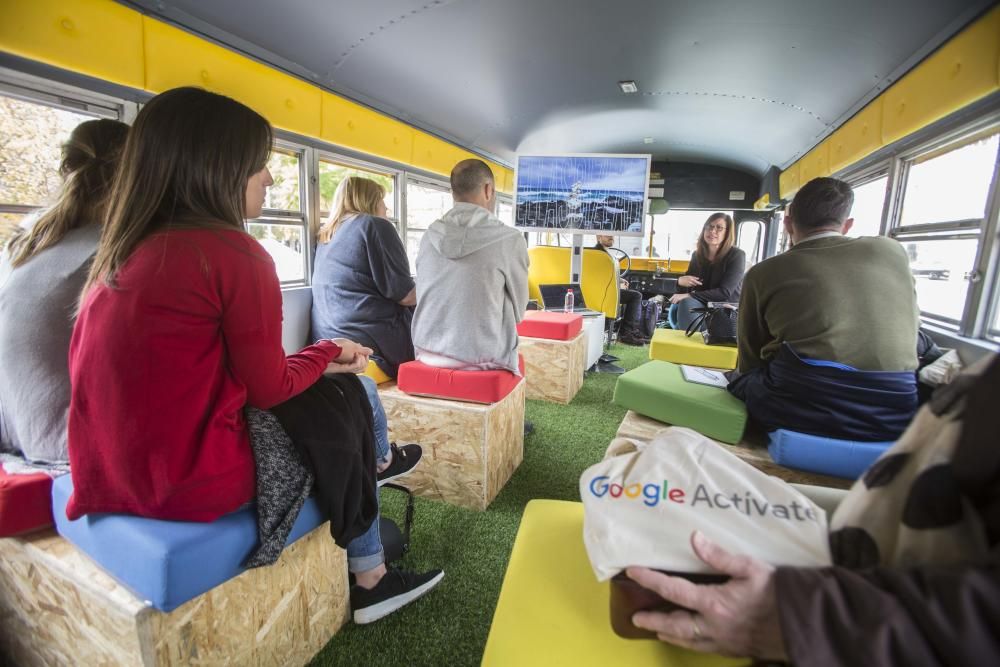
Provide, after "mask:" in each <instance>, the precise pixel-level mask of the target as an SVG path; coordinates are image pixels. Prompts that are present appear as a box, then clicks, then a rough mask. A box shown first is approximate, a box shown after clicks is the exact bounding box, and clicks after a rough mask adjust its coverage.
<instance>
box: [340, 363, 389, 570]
mask: <svg viewBox="0 0 1000 667" xmlns="http://www.w3.org/2000/svg"><path fill="white" fill-rule="evenodd" d="M358 378H359V379H360V380H361V384H363V385H364V386H365V391H366V392H367V393H368V402H369V403H371V405H372V422H373V423H372V427H373V430H374V432H375V433H374V435H375V438H374V439H375V456H376V458H377V459H378V463H379V465H382V464H384V463H385V461H386V459H387V458H388V457H389V422H388V421H387V420H386V418H385V410H384V409H383V408H382V401H380V400H379V398H378V388H377V387H378V385H376V384H375V380H372V379H371V378H370V377H367V376H365V375H359V376H358ZM380 518H381V514H379V515H378V516H376V517H375V520H374V521H372V525H371V526H370V527H369V528H368V530H367V531H365V532H364V533H363V534H362V535H360V536H358V537H356V538H354V539H353V540H351V541H350V543H349V544H348V545H347V569H348V570H350V571H351V572H367V571H368V570H372V569H374V568H376V567H378V566H379V565H381V564H382V563H384V562H385V554H384V553H383V551H382V536H381V534H380V533H379V532H378V523H379V519H380Z"/></svg>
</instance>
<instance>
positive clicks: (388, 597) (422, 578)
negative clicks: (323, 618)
mask: <svg viewBox="0 0 1000 667" xmlns="http://www.w3.org/2000/svg"><path fill="white" fill-rule="evenodd" d="M442 579H444V572H442V571H441V570H431V571H430V572H424V573H423V574H416V573H413V572H406V571H405V570H397V569H395V568H391V567H390V568H389V569H388V571H387V572H386V573H385V576H384V577H382V580H381V581H379V582H378V584H376V586H375V588H372V589H368V588H362V587H361V586H357V585H355V586H351V612H352V614H353V615H354V622H355V623H357V624H358V625H364V624H365V623H371V622H372V621H377V620H378V619H380V618H382V617H383V616H388V615H389V614H391V613H392V612H394V611H396V610H397V609H399V608H401V607H405V606H406V605H408V604H409V603H411V602H413V601H414V600H416V599H417V598H419V597H421V596H423V595H425V594H426V593H428V592H430V590H431V589H432V588H434V587H435V586H437V585H438V584H439V583H441V580H442Z"/></svg>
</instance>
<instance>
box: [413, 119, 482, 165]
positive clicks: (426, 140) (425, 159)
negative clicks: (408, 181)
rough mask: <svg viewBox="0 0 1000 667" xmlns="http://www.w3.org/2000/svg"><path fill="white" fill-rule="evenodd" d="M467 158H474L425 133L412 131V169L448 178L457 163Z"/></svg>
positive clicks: (466, 152) (470, 154)
mask: <svg viewBox="0 0 1000 667" xmlns="http://www.w3.org/2000/svg"><path fill="white" fill-rule="evenodd" d="M469 157H476V156H475V155H473V154H472V153H469V152H468V151H465V150H462V149H461V148H459V147H458V146H454V145H452V144H450V143H448V142H447V141H443V140H441V139H438V138H437V137H434V136H431V135H429V134H427V133H426V132H421V131H420V130H414V131H413V158H412V159H413V162H412V164H413V166H414V167H418V168H420V169H424V170H426V171H430V172H433V173H435V174H440V175H442V176H448V175H450V174H451V170H452V168H453V167H454V166H455V165H456V164H457V163H459V162H461V161H462V160H464V159H466V158H469Z"/></svg>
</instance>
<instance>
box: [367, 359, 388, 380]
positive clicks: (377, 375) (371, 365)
mask: <svg viewBox="0 0 1000 667" xmlns="http://www.w3.org/2000/svg"><path fill="white" fill-rule="evenodd" d="M359 375H367V376H368V377H370V378H371V379H373V380H375V384H385V383H386V382H392V378H391V377H389V376H388V375H386V374H385V373H384V372H383V371H382V369H381V368H379V367H378V364H376V363H375V362H374V361H372V360H371V359H369V360H368V368H366V369H365V370H364V372H363V373H359Z"/></svg>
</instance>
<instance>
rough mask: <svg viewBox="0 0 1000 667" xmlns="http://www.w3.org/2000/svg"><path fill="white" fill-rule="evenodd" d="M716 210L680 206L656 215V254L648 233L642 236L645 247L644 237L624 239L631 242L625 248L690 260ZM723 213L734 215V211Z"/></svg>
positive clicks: (642, 252) (654, 237)
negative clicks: (682, 207)
mask: <svg viewBox="0 0 1000 667" xmlns="http://www.w3.org/2000/svg"><path fill="white" fill-rule="evenodd" d="M712 213H715V211H694V210H684V209H676V210H670V211H667V212H666V213H663V214H662V215H654V216H653V247H652V253H650V248H649V236H648V235H647V236H646V237H644V238H643V239H641V249H640V239H638V238H629V239H624V240H623V241H622V242H623V243H625V244H626V245H627V247H626V248H624V249H625V250H626V251H628V253H629V254H630V255H632V256H639V257H660V258H663V259H667V258H669V259H681V260H685V261H686V260H690V259H691V255H693V254H694V251H695V249H696V248H697V247H698V236H699V235H700V234H701V230H702V228H703V227H704V226H705V221H706V220H708V216H710V215H712ZM723 213H726V214H728V215H729V216H732V215H733V212H732V211H723ZM633 250H634V251H635V252H633Z"/></svg>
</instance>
